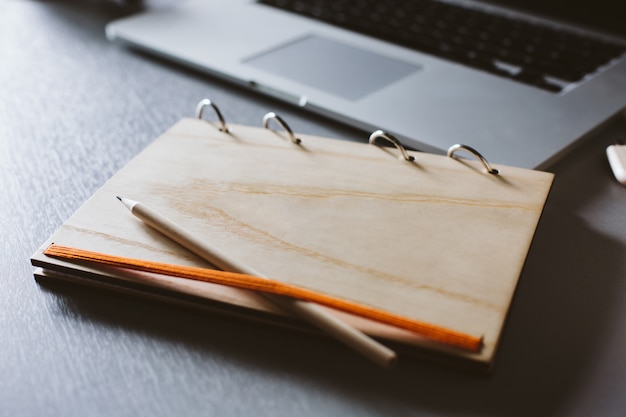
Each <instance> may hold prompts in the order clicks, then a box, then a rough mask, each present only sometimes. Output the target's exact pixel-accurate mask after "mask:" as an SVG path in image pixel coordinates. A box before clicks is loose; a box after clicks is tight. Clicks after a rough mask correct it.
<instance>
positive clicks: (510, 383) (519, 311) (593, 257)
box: [0, 0, 626, 416]
mask: <svg viewBox="0 0 626 417" xmlns="http://www.w3.org/2000/svg"><path fill="white" fill-rule="evenodd" d="M161 3H163V2H161ZM125 13H128V11H127V10H126V9H123V8H120V7H117V6H112V5H111V4H108V5H103V4H102V2H98V1H87V0H85V1H82V2H81V1H76V2H61V1H19V0H4V1H0V186H1V190H2V199H1V200H0V232H1V239H0V262H1V264H0V416H26V415H28V416H48V415H50V416H92V415H96V416H98V415H106V416H138V415H142V416H143V415H145V416H194V415H216V416H231V415H232V416H235V415H236V416H251V415H253V416H256V415H267V416H314V415H315V416H318V415H320V416H346V415H355V416H392V415H393V416H405V415H407V416H408V415H411V416H422V415H424V416H543V415H546V416H547V415H550V416H554V415H557V416H622V415H626V216H625V209H626V188H624V187H622V186H621V185H619V184H618V183H617V182H616V181H615V180H614V179H613V177H612V176H611V173H610V170H609V166H608V163H607V160H606V156H605V148H606V146H607V145H608V144H611V143H613V142H616V141H617V140H619V139H620V138H621V139H625V138H626V126H625V125H624V123H622V122H616V123H613V124H611V125H610V126H609V127H607V128H606V129H604V130H602V131H600V132H599V133H598V134H597V135H596V136H595V137H594V138H592V140H590V141H588V142H586V143H585V144H584V145H582V146H581V147H580V148H579V149H577V150H576V151H574V152H573V153H571V154H570V155H568V156H567V157H566V158H565V159H563V160H562V161H561V162H560V163H559V164H557V165H555V166H553V167H551V168H550V171H552V172H554V173H556V179H555V183H554V188H553V191H552V193H551V195H550V198H549V201H548V204H547V207H546V210H545V213H544V216H543V218H542V220H541V222H540V225H539V228H538V230H537V234H536V238H535V241H534V243H533V246H532V249H531V251H530V254H529V257H528V260H527V263H526V267H525V270H524V272H523V274H522V277H521V280H520V284H519V287H518V292H517V294H516V297H515V300H514V303H513V306H512V309H511V314H510V316H509V320H508V323H507V326H506V329H505V332H504V336H503V340H502V344H501V348H500V352H499V355H498V358H497V362H496V366H495V370H494V372H493V374H492V375H490V376H488V377H485V376H478V375H475V374H471V373H467V372H462V371H459V370H456V369H450V368H447V367H443V366H440V365H435V364H433V363H427V362H424V361H417V360H411V361H405V362H403V363H402V364H401V366H399V367H398V368H397V369H395V370H393V371H383V370H380V369H378V368H377V367H375V366H374V365H371V364H369V363H367V362H365V361H363V360H362V359H361V358H360V357H358V356H355V355H353V354H352V352H351V351H349V350H348V349H346V348H344V347H343V346H340V345H338V344H337V343H335V342H332V341H330V340H327V339H324V338H316V337H312V336H303V335H298V334H294V333H290V332H284V331H279V330H275V329H271V328H267V327H264V326H260V325H252V324H249V323H244V322H241V321H234V320H228V319H224V318H222V317H218V316H211V315H206V314H198V313H196V312H193V311H190V310H185V309H181V308H175V307H168V306H165V305H161V304H156V303H150V302H147V301H139V300H137V299H132V298H125V297H119V296H114V295H111V294H105V293H101V292H95V291H92V290H86V289H80V288H74V287H64V286H44V285H40V284H38V283H37V282H36V281H35V280H34V279H33V274H32V267H31V266H30V263H29V257H30V255H31V254H32V253H33V252H34V251H35V250H36V249H37V248H38V247H39V245H41V244H42V243H43V242H44V241H45V240H46V238H47V237H48V236H49V235H50V234H51V233H52V232H54V230H55V229H56V228H57V227H59V226H60V225H61V224H62V223H63V221H65V220H66V219H67V218H68V217H69V216H70V215H71V214H72V213H73V212H74V210H76V209H77V208H78V207H79V206H80V205H81V204H82V203H83V202H84V201H85V200H86V199H87V198H88V197H89V196H90V195H91V194H92V193H93V192H94V191H95V190H96V189H97V188H98V187H99V186H100V185H102V184H103V183H104V182H105V181H106V180H107V179H108V178H109V177H110V176H111V175H112V174H113V173H115V172H116V171H117V170H118V169H119V168H121V167H122V166H123V165H124V164H125V163H126V162H127V161H128V160H129V159H130V158H132V157H133V156H134V155H136V154H137V153H138V152H139V151H140V150H141V149H142V148H144V147H145V146H146V145H147V144H148V143H150V141H151V140H153V139H154V138H155V137H156V136H158V135H159V134H160V133H162V132H163V131H164V130H165V129H167V128H168V127H169V126H171V125H172V124H173V123H174V122H176V121H177V120H178V119H180V118H181V117H184V116H193V109H194V106H195V104H196V103H197V102H198V101H199V100H200V99H202V98H205V97H208V98H211V99H212V100H214V101H215V102H216V103H218V104H219V106H220V108H221V109H222V112H223V113H224V116H225V117H226V118H227V119H228V120H229V121H232V122H233V123H240V124H256V125H258V124H260V123H261V119H262V117H263V115H264V114H265V113H266V112H268V111H270V110H273V111H276V112H278V113H279V114H280V115H281V116H283V117H284V118H285V119H286V120H287V121H288V122H289V124H290V126H291V127H292V128H293V129H294V130H296V131H298V132H302V133H312V134H318V135H323V136H332V137H337V138H340V139H349V140H365V138H366V137H367V133H366V132H360V131H356V130H353V129H351V128H348V127H345V126H342V125H338V124H335V123H332V122H330V121H328V120H325V119H322V118H319V117H315V116H313V115H310V114H308V113H304V112H302V111H300V110H298V109H296V108H292V107H289V106H287V105H285V104H282V103H279V102H276V101H273V100H271V99H268V98H265V97H262V96H258V95H255V94H252V93H249V92H247V91H245V90H242V89H238V88H235V87H233V86H231V85H228V84H224V83H223V82H220V81H219V80H216V79H212V78H210V77H207V76H205V75H202V74H200V73H197V72H193V71H190V70H188V69H185V68H181V67H178V66H175V65H172V64H170V63H167V62H164V61H160V60H157V59H154V58H152V57H149V56H146V55H143V54H140V53H137V52H132V51H130V50H127V49H124V48H122V47H119V46H117V45H113V44H110V43H108V42H107V41H106V39H105V38H104V25H105V23H106V22H108V21H110V20H112V19H114V18H116V17H119V16H122V15H124V14H125ZM487 154H488V152H487Z"/></svg>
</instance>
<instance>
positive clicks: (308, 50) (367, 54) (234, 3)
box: [106, 0, 626, 169]
mask: <svg viewBox="0 0 626 417" xmlns="http://www.w3.org/2000/svg"><path fill="white" fill-rule="evenodd" d="M619 7H620V2H614V1H611V0H587V1H573V0H572V1H563V0H543V1H542V0H525V1H522V0H498V1H489V2H483V1H480V2H479V1H435V0H416V1H406V0H404V1H403V0H374V1H373V0H309V1H306V0H263V1H253V0H247V1H246V0H223V1H218V0H188V1H182V0H181V1H178V2H175V3H173V4H171V5H170V6H169V7H160V8H153V9H147V10H145V11H143V12H140V13H139V14H137V15H134V16H129V17H126V18H123V19H121V20H116V21H113V22H111V23H110V24H109V25H107V28H106V34H107V37H108V38H109V39H110V40H112V41H114V42H119V43H122V44H124V45H127V46H130V47H134V48H140V49H142V50H144V51H149V52H151V53H154V54H158V55H159V56H161V57H165V58H167V59H171V60H173V61H176V62H178V63H181V64H184V65H186V66H190V67H193V68H195V69H199V70H201V71H204V72H206V73H208V74H210V75H212V76H217V77H220V78H222V79H225V80H228V81H230V82H233V83H236V84H239V85H243V86H246V87H248V88H250V89H252V90H255V91H258V92H260V93H263V94H268V95H270V96H273V97H276V98H279V99H281V100H284V101H286V102H289V103H292V104H293V105H295V106H299V107H301V108H303V109H307V110H310V111H312V112H315V113H317V114H321V115H324V116H327V117H329V118H332V119H335V120H338V121H341V122H343V123H347V124H349V125H352V126H355V127H357V128H359V129H362V130H363V131H364V138H367V137H368V135H367V133H368V132H372V131H374V130H379V129H381V130H383V131H386V132H387V133H389V134H392V135H393V136H395V137H396V138H397V139H398V140H400V142H402V143H403V144H404V145H405V146H407V147H409V148H412V149H416V150H420V151H426V152H436V153H443V152H445V151H446V150H447V149H448V147H450V146H451V145H453V144H456V143H462V144H465V145H469V146H471V147H473V148H475V149H477V150H478V151H479V152H480V153H482V155H483V156H484V157H485V158H486V159H487V160H488V161H489V162H491V163H500V164H507V165H514V166H519V167H524V168H537V169H546V168H547V167H549V166H550V165H552V164H553V163H554V162H555V161H556V160H558V159H559V158H560V157H562V156H563V155H565V154H566V153H567V152H568V151H570V150H571V149H572V148H573V147H575V146H576V145H577V144H578V143H580V142H581V140H582V139H583V138H585V137H589V136H590V135H591V133H592V132H593V131H594V129H596V128H598V127H599V126H601V125H603V124H604V123H606V122H607V121H609V120H612V119H613V118H617V117H619V115H621V114H623V113H622V112H623V109H624V107H625V106H626V56H625V51H626V46H625V45H626V42H625V40H626V24H624V22H622V21H620V20H619V17H620V16H621V13H620V12H618V11H617V10H616V9H617V8H619ZM269 110H271V109H268V111H269ZM292 129H294V130H297V126H292Z"/></svg>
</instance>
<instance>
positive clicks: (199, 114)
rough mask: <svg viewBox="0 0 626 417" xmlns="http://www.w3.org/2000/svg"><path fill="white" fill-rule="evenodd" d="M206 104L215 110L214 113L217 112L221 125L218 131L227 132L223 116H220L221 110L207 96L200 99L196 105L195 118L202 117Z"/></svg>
mask: <svg viewBox="0 0 626 417" xmlns="http://www.w3.org/2000/svg"><path fill="white" fill-rule="evenodd" d="M207 106H211V107H212V108H213V110H214V111H215V114H217V118H218V119H219V121H220V125H221V127H220V128H219V129H220V132H229V131H230V130H229V129H228V126H226V121H225V120H224V116H222V112H221V111H220V109H219V108H218V107H217V106H216V105H215V104H214V103H213V102H212V101H211V100H209V99H208V98H205V99H204V100H200V102H199V103H198V105H197V106H196V118H198V119H202V113H203V111H204V108H205V107H207Z"/></svg>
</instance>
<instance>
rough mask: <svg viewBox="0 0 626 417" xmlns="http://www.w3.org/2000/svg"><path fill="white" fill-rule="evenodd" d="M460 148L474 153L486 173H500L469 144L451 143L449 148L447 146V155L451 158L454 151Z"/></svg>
mask: <svg viewBox="0 0 626 417" xmlns="http://www.w3.org/2000/svg"><path fill="white" fill-rule="evenodd" d="M461 149H463V150H466V151H468V152H469V153H471V154H472V155H474V156H475V157H476V158H478V160H479V161H480V162H481V163H482V164H483V167H485V170H486V171H487V173H488V174H493V175H498V174H499V173H500V171H498V170H497V169H495V168H492V167H491V165H489V162H487V160H486V159H485V157H484V156H482V155H481V154H480V152H478V151H477V150H476V149H474V148H472V147H471V146H467V145H461V144H458V143H457V144H456V145H452V146H450V148H448V156H449V157H450V158H453V155H454V153H455V152H456V151H458V150H461Z"/></svg>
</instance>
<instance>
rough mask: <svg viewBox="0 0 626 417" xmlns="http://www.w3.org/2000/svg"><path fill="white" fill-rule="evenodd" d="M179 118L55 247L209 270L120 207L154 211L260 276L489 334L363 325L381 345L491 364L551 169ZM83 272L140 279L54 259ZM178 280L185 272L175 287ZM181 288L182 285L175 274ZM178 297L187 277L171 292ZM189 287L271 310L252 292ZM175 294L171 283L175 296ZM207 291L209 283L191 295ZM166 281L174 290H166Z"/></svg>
mask: <svg viewBox="0 0 626 417" xmlns="http://www.w3.org/2000/svg"><path fill="white" fill-rule="evenodd" d="M299 137H300V138H301V139H302V143H301V144H300V145H295V144H293V143H292V142H291V141H289V140H288V138H287V136H286V134H283V133H282V132H275V131H271V130H268V129H261V128H254V127H247V126H231V132H230V133H223V132H220V131H219V130H218V129H217V128H216V127H215V126H213V125H212V124H210V123H207V122H205V121H202V120H197V119H183V120H182V121H180V122H179V123H177V124H176V125H175V126H173V127H172V128H171V129H170V130H169V131H167V132H166V133H165V134H164V135H163V136H161V137H160V138H158V139H157V140H156V141H155V142H154V143H153V144H151V145H150V146H149V147H147V148H146V149H145V150H144V151H143V152H141V153H140V154H139V155H138V156H137V157H136V158H135V159H134V160H132V161H131V162H130V163H129V164H128V165H127V166H126V167H124V168H123V169H122V170H121V171H120V172H119V173H117V174H116V175H115V176H114V177H112V178H111V179H110V180H109V181H108V182H107V183H106V184H105V185H104V186H103V187H102V188H101V189H100V190H98V191H97V192H96V193H95V194H94V195H93V196H92V197H91V198H90V199H89V200H88V201H87V202H86V203H85V204H84V205H83V206H82V207H81V208H80V209H79V210H78V211H77V212H76V213H75V214H74V215H73V216H72V217H71V218H70V219H68V220H67V222H65V224H63V225H62V226H61V227H60V228H59V230H57V231H56V232H55V233H54V235H53V236H52V237H51V238H50V239H49V241H48V242H46V244H44V245H43V246H42V249H43V248H45V247H46V246H47V245H48V244H49V243H51V242H54V243H57V244H62V245H67V246H74V247H79V248H83V249H87V250H92V251H98V252H104V253H108V254H113V255H120V256H127V257H133V258H139V259H151V260H158V261H160V262H168V263H177V264H184V265H193V266H204V267H206V266H208V265H207V263H206V262H205V261H203V260H201V259H199V258H198V257H196V256H195V255H193V254H191V253H190V252H187V251H186V250H184V249H181V248H180V247H179V246H178V245H177V244H175V243H173V242H171V241H170V240H169V239H167V238H165V237H163V236H161V235H160V234H159V233H158V232H156V231H154V230H152V229H150V228H149V227H147V226H146V225H145V224H143V223H142V222H141V221H139V220H137V219H136V218H134V217H133V216H132V215H131V214H130V213H129V212H128V210H127V209H126V208H125V207H124V206H123V205H122V204H120V202H119V201H117V199H116V198H115V196H117V195H121V196H125V197H128V198H131V199H134V200H137V201H141V202H143V203H145V204H146V205H147V206H149V207H151V208H153V209H154V210H156V211H158V212H160V213H161V214H162V215H164V216H165V217H167V218H169V219H170V220H172V221H174V222H176V223H178V224H179V225H180V226H182V227H183V228H185V229H187V230H190V231H193V232H194V233H195V234H196V235H198V236H200V237H202V238H205V239H206V240H207V241H208V242H212V243H213V244H215V245H216V246H218V247H220V248H221V249H222V250H223V251H224V252H225V253H228V254H230V255H231V256H232V257H233V258H234V259H238V260H240V261H241V262H243V263H245V264H246V265H249V266H251V267H253V268H254V269H256V270H258V271H259V272H260V273H262V274H264V275H265V276H268V277H271V278H273V279H277V280H282V281H284V282H288V283H291V284H295V285H299V286H303V287H307V288H310V289H313V290H316V291H320V292H323V293H327V294H331V295H333V296H338V297H342V298H345V299H348V300H351V301H355V302H359V303H363V304H366V305H370V306H373V307H376V308H380V309H384V310H388V311H391V312H393V313H396V314H400V315H404V316H408V317H411V318H415V319H417V320H421V321H425V322H428V323H431V324H435V325H439V326H442V327H446V328H450V329H453V330H457V331H460V332H464V333H468V334H471V335H476V336H483V337H484V347H483V349H482V350H481V352H480V353H469V352H464V351H461V350H457V349H448V348H446V347H444V346H440V345H437V344H433V343H432V342H428V341H426V340H424V339H423V338H420V337H415V336H414V335H408V334H407V332H405V331H399V330H398V331H396V330H395V329H389V328H388V327H385V326H382V327H380V326H377V325H376V324H372V323H367V321H360V320H358V319H356V321H355V323H357V325H358V326H359V327H360V328H362V329H364V331H366V332H368V333H370V334H373V335H375V336H380V337H384V338H387V339H392V340H393V339H395V340H399V341H401V342H403V343H408V344H414V345H418V346H422V347H424V346H425V347H426V348H428V349H434V350H441V351H445V352H447V353H450V354H452V355H454V356H460V357H464V358H467V359H470V360H471V361H477V362H482V363H490V362H491V361H492V359H493V356H494V353H495V351H496V347H497V344H498V340H499V338H500V334H501V332H502V328H503V325H504V322H505V319H506V315H507V312H508V309H509V306H510V304H511V300H512V297H513V293H514V291H515V288H516V285H517V281H518V279H519V276H520V274H521V271H522V268H523V265H524V262H525V259H526V255H527V253H528V250H529V247H530V244H531V241H532V238H533V235H534V232H535V229H536V227H537V223H538V221H539V218H540V215H541V212H542V210H543V206H544V204H545V201H546V198H547V196H548V193H549V189H550V186H551V183H552V179H553V175H552V174H550V173H545V172H539V171H534V170H526V169H520V168H513V167H506V166H495V167H496V168H498V169H499V170H500V175H490V174H486V173H485V172H484V171H483V169H482V166H481V165H480V164H479V163H478V162H477V161H471V160H458V159H454V158H449V157H446V156H440V155H431V154H423V153H412V155H414V156H415V161H414V162H407V161H404V160H401V159H398V156H397V153H396V150H395V149H393V148H381V147H378V146H373V145H368V144H362V143H356V142H347V141H338V140H333V139H326V138H321V137H314V136H305V135H300V136H299ZM32 262H33V264H34V265H36V266H42V267H44V268H47V269H49V270H51V271H54V270H56V271H57V272H59V273H64V274H68V273H69V274H70V275H74V276H77V277H79V278H80V276H81V275H82V276H84V277H89V279H92V280H93V278H94V277H98V276H101V277H103V278H104V277H107V279H110V278H117V279H118V280H119V279H121V280H126V281H132V279H133V278H132V274H131V275H129V274H123V273H119V271H97V270H93V269H90V268H86V267H84V266H79V265H72V264H68V263H66V262H62V261H59V260H56V259H52V258H48V257H46V256H45V255H43V254H42V253H41V251H39V252H38V253H36V254H35V255H33V258H32ZM165 280H166V281H168V282H176V281H177V279H165ZM178 281H180V280H178ZM158 285H161V286H163V285H165V287H168V285H170V287H172V286H173V287H172V288H173V291H182V292H185V290H184V289H180V287H181V285H180V284H176V283H174V284H167V283H165V284H163V282H160V283H158V282H156V281H155V286H158ZM185 285H186V286H187V287H186V288H187V289H188V292H191V293H193V292H194V291H201V292H203V297H206V298H208V299H211V298H212V299H213V300H215V301H218V302H223V303H224V304H225V305H234V306H238V307H241V308H244V309H252V310H257V311H263V312H266V313H269V314H270V315H272V314H277V312H276V311H274V310H273V309H272V307H271V306H269V305H267V303H264V302H263V301H261V300H260V299H259V298H258V297H254V295H251V294H250V293H248V292H246V291H243V290H235V289H230V288H228V289H227V288H223V287H220V286H216V285H212V284H205V283H194V284H184V285H183V286H185ZM176 286H178V287H179V288H178V289H176V288H175V287H176ZM191 287H198V288H200V289H192V290H189V288H191ZM172 288H170V289H172Z"/></svg>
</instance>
